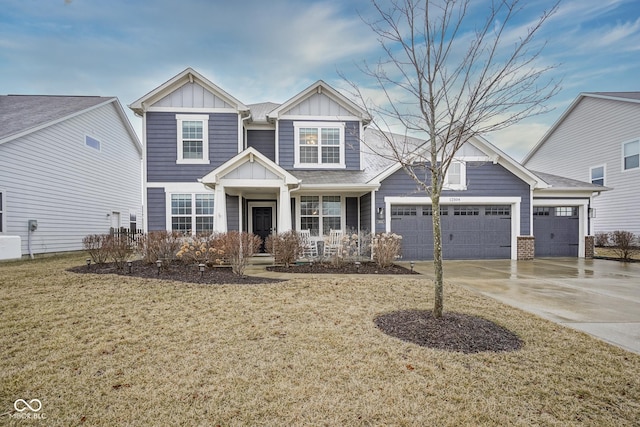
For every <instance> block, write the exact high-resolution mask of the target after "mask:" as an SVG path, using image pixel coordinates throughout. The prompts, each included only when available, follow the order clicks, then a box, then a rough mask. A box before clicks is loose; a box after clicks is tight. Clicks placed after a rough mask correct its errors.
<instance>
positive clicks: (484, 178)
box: [376, 162, 531, 236]
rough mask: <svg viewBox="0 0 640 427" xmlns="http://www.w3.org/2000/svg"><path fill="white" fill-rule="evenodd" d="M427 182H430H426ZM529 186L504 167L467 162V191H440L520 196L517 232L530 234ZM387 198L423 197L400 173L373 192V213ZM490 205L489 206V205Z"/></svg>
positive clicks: (445, 194)
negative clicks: (518, 228)
mask: <svg viewBox="0 0 640 427" xmlns="http://www.w3.org/2000/svg"><path fill="white" fill-rule="evenodd" d="M428 181H430V180H428ZM529 190H530V189H529V185H528V184H527V183H526V182H524V181H522V180H521V179H520V178H518V177H516V176H515V175H513V174H512V173H511V172H509V171H508V170H506V169H505V168H504V167H502V166H501V165H498V164H493V163H490V162H468V163H467V189H466V190H465V191H443V192H442V198H445V197H520V198H521V204H520V233H519V235H523V236H527V235H529V234H530V229H529V215H530V209H531V206H530V199H529V194H530V193H529ZM386 196H396V197H398V196H404V197H425V196H427V194H426V193H425V192H424V191H421V190H420V189H419V188H418V186H417V184H416V183H415V182H414V181H413V180H412V179H411V178H409V176H408V175H407V174H406V173H405V172H404V171H403V170H399V171H397V172H396V173H394V174H392V175H391V176H389V177H388V178H387V179H385V180H384V182H383V183H382V184H381V185H380V189H379V190H378V191H377V192H376V210H377V209H378V208H384V198H385V197H386ZM488 204H490V203H488ZM384 227H385V224H384V222H379V221H378V222H377V223H376V232H381V231H384Z"/></svg>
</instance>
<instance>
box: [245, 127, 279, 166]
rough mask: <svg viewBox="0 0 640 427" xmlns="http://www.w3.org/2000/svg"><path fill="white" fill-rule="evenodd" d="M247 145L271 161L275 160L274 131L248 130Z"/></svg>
mask: <svg viewBox="0 0 640 427" xmlns="http://www.w3.org/2000/svg"><path fill="white" fill-rule="evenodd" d="M247 147H253V148H255V149H256V150H258V151H259V152H260V153H262V154H264V155H265V157H267V158H268V159H269V160H271V161H272V162H275V161H276V131H275V130H268V129H267V130H248V131H247Z"/></svg>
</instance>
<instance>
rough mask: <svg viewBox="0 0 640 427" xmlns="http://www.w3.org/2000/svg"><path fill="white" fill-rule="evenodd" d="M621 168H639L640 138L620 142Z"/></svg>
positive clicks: (624, 169) (625, 169)
mask: <svg viewBox="0 0 640 427" xmlns="http://www.w3.org/2000/svg"><path fill="white" fill-rule="evenodd" d="M622 157H623V158H622V170H623V171H627V170H631V169H639V168H640V139H636V140H635V141H629V142H625V143H624V144H622Z"/></svg>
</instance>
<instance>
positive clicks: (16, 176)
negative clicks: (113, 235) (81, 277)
mask: <svg viewBox="0 0 640 427" xmlns="http://www.w3.org/2000/svg"><path fill="white" fill-rule="evenodd" d="M141 159H142V146H141V144H140V141H139V140H138V137H137V135H136V133H135V131H134V130H133V128H132V127H131V124H130V122H129V120H128V119H127V116H126V114H125V111H124V110H123V108H122V105H121V104H120V102H119V101H118V99H117V98H112V97H108V98H105V97H97V96H31V95H5V96H0V259H6V258H15V257H16V255H17V256H18V257H19V256H21V255H27V254H40V253H49V252H63V251H73V250H80V249H82V239H83V237H85V236H86V235H88V234H102V233H108V232H109V230H110V228H111V227H114V228H119V227H126V228H129V227H130V226H131V225H132V224H133V225H134V226H138V227H142V223H141V220H142V194H141V191H140V183H141V182H142V178H141V170H142V168H141Z"/></svg>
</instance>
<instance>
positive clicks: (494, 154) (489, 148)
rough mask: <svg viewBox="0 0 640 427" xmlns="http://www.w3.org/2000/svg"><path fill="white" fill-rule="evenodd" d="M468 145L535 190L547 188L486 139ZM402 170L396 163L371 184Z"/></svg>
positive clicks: (468, 142)
mask: <svg viewBox="0 0 640 427" xmlns="http://www.w3.org/2000/svg"><path fill="white" fill-rule="evenodd" d="M466 144H471V145H473V146H474V147H476V148H477V149H478V150H480V151H482V152H483V153H485V154H486V155H487V157H488V158H489V159H490V160H491V161H493V162H494V163H497V164H499V165H501V166H502V167H504V168H505V169H507V170H508V171H509V172H511V173H513V174H514V175H515V176H517V177H519V178H520V179H522V180H523V181H524V182H526V183H528V184H529V185H531V186H533V187H534V188H547V187H549V184H548V183H547V182H545V181H544V180H543V179H541V177H539V176H537V175H536V174H534V173H533V172H531V171H530V170H528V169H527V168H525V167H524V166H522V165H521V164H520V163H518V162H516V161H515V160H514V159H512V158H511V157H509V156H508V155H507V154H506V153H504V152H503V151H502V150H500V149H499V148H498V147H496V146H495V145H493V144H491V143H490V142H489V141H487V140H486V139H484V138H482V137H480V136H475V137H472V138H470V139H469V140H468V141H467V142H466ZM400 169H402V165H401V164H400V163H399V162H394V163H392V164H391V165H390V166H388V167H386V168H385V169H384V170H381V171H380V173H379V174H377V175H376V176H375V177H374V178H372V179H371V180H370V182H372V183H373V182H378V183H379V182H382V181H383V180H384V179H386V178H387V177H389V176H390V175H391V174H393V173H395V172H396V171H398V170H400Z"/></svg>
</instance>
